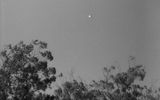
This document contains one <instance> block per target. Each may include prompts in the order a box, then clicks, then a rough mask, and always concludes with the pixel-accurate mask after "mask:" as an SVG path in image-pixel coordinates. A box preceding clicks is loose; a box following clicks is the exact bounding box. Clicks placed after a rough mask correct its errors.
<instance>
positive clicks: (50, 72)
mask: <svg viewBox="0 0 160 100" xmlns="http://www.w3.org/2000/svg"><path fill="white" fill-rule="evenodd" d="M0 58H1V62H2V64H1V67H0V98H1V99H3V100H7V99H9V98H11V99H13V98H15V100H31V98H33V97H34V96H36V94H39V93H40V92H41V91H45V90H46V89H47V88H48V87H49V86H50V85H51V83H52V82H54V81H55V80H56V76H55V74H56V69H55V67H53V66H49V65H48V63H49V62H51V61H52V60H53V56H52V53H51V52H50V51H49V50H48V49H47V43H45V42H42V41H38V40H34V41H32V42H30V43H28V44H25V43H24V42H23V41H21V42H19V43H18V44H16V45H11V44H10V45H7V46H6V47H5V48H4V49H3V50H2V51H1V53H0Z"/></svg>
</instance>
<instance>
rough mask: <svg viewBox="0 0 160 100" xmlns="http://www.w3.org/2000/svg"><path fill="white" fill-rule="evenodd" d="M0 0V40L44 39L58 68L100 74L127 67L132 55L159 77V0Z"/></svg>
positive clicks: (85, 76) (152, 75)
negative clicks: (110, 67) (103, 69)
mask: <svg viewBox="0 0 160 100" xmlns="http://www.w3.org/2000/svg"><path fill="white" fill-rule="evenodd" d="M1 1H2V2H3V7H4V8H3V9H1V15H0V18H1V31H0V32H1V38H0V39H1V44H2V45H4V44H8V43H17V42H18V41H20V40H24V41H30V40H33V39H40V40H43V41H46V42H48V44H49V46H50V49H51V50H53V53H54V56H55V62H54V66H55V67H56V68H57V70H58V71H59V72H64V73H68V72H69V71H70V70H71V69H73V70H74V71H75V73H76V74H78V75H80V76H81V77H82V78H83V79H86V80H92V79H98V78H100V77H102V68H103V67H105V66H106V65H112V64H117V65H120V66H121V67H122V69H123V68H127V60H128V57H129V56H130V55H133V56H135V57H136V58H137V62H138V63H140V64H144V65H146V70H147V73H148V74H147V77H149V78H153V79H158V76H160V74H159V71H160V67H159V62H160V61H159V60H160V45H158V44H159V43H160V33H159V32H160V17H159V15H160V6H159V5H160V1H159V0H1ZM2 2H1V3H2ZM1 8H2V5H1Z"/></svg>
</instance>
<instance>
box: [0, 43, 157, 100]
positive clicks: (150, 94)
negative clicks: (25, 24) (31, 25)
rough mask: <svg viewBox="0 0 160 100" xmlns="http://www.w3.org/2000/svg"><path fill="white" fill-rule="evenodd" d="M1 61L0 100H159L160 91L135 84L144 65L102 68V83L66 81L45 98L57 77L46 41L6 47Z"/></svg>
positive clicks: (142, 71) (144, 73) (141, 79)
mask: <svg viewBox="0 0 160 100" xmlns="http://www.w3.org/2000/svg"><path fill="white" fill-rule="evenodd" d="M0 58H1V67H0V100H160V90H158V89H157V90H154V89H153V88H152V87H149V86H144V85H141V84H138V83H136V81H143V79H144V78H145V75H146V72H145V68H144V66H143V65H136V64H134V65H132V66H130V65H129V67H128V70H127V71H125V72H117V73H116V74H115V73H114V74H113V72H114V71H115V70H116V67H115V66H111V67H105V68H104V69H103V72H104V79H102V80H99V81H94V80H93V81H92V82H91V83H90V84H87V83H85V82H82V81H78V80H76V79H74V80H72V81H66V82H64V83H62V85H61V86H60V87H58V88H57V89H55V90H54V92H53V94H52V95H48V94H45V92H44V91H45V90H46V89H48V88H52V87H51V84H52V83H53V82H55V81H56V78H57V76H56V69H55V67H54V66H50V65H49V62H52V61H53V59H54V57H53V55H52V52H51V51H49V50H48V46H47V43H46V42H43V41H38V40H34V41H32V42H30V43H24V42H23V41H21V42H19V43H18V44H16V45H11V44H10V45H7V46H6V47H5V48H4V49H3V50H2V51H1V52H0ZM134 59H135V58H134V57H132V59H131V60H134Z"/></svg>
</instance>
